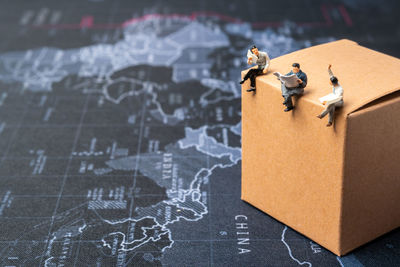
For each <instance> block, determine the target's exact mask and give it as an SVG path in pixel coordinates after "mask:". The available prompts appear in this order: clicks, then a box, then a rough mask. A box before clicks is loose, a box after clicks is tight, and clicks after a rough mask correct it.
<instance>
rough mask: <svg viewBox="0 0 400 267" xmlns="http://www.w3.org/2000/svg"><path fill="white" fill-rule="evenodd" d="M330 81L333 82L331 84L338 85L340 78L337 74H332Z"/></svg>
mask: <svg viewBox="0 0 400 267" xmlns="http://www.w3.org/2000/svg"><path fill="white" fill-rule="evenodd" d="M330 83H331V85H333V86H336V85H338V83H339V80H338V79H337V78H336V77H335V76H332V77H331V78H330Z"/></svg>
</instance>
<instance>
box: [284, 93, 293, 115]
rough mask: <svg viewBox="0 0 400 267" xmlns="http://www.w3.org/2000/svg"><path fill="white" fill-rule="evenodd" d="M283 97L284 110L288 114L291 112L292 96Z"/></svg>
mask: <svg viewBox="0 0 400 267" xmlns="http://www.w3.org/2000/svg"><path fill="white" fill-rule="evenodd" d="M284 97H285V102H284V104H285V106H286V108H285V110H284V111H285V112H288V111H291V110H292V109H293V102H292V96H290V95H287V96H284Z"/></svg>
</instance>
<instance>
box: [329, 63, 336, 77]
mask: <svg viewBox="0 0 400 267" xmlns="http://www.w3.org/2000/svg"><path fill="white" fill-rule="evenodd" d="M331 67H332V65H331V64H329V66H328V73H329V77H333V76H335V75H333V72H332V70H331Z"/></svg>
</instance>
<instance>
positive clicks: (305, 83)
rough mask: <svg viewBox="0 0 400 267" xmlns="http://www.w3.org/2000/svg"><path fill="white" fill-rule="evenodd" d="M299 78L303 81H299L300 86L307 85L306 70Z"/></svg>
mask: <svg viewBox="0 0 400 267" xmlns="http://www.w3.org/2000/svg"><path fill="white" fill-rule="evenodd" d="M299 80H301V81H302V83H299V86H298V87H299V88H304V87H306V86H307V75H306V74H305V73H304V72H303V73H302V74H301V75H300V79H299Z"/></svg>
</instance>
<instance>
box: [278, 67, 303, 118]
mask: <svg viewBox="0 0 400 267" xmlns="http://www.w3.org/2000/svg"><path fill="white" fill-rule="evenodd" d="M292 67H293V68H292V70H291V71H290V72H289V73H288V74H286V76H289V75H292V74H296V76H297V78H298V79H297V82H298V86H297V87H286V86H285V84H284V83H282V84H281V90H282V96H283V98H284V99H285V101H283V104H284V105H285V106H286V109H285V110H284V111H285V112H288V111H291V110H292V109H293V108H294V107H293V102H292V96H294V95H302V94H303V93H304V87H306V85H307V75H306V74H305V73H304V72H303V71H302V70H301V69H300V64H299V63H293V64H292Z"/></svg>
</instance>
